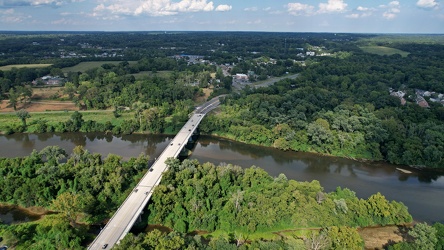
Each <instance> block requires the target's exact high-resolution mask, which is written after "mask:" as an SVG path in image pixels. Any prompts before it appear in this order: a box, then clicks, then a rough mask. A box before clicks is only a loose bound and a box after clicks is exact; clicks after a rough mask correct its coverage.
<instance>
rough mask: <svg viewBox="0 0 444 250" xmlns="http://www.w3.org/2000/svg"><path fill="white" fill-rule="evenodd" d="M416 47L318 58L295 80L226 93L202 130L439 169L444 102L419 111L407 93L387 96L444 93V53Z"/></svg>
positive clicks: (290, 147)
mask: <svg viewBox="0 0 444 250" xmlns="http://www.w3.org/2000/svg"><path fill="white" fill-rule="evenodd" d="M418 46H419V45H418ZM418 46H413V47H412V48H411V49H412V55H411V56H409V57H406V58H403V57H400V56H398V55H393V56H377V55H369V54H362V53H361V54H359V53H356V54H353V56H350V57H348V58H345V59H338V58H323V59H322V60H319V62H318V63H316V64H314V65H311V66H308V67H307V68H306V69H304V71H303V72H301V73H300V76H299V77H298V78H297V79H295V80H289V79H287V80H283V81H281V82H279V83H276V84H275V85H274V86H270V87H268V88H260V89H247V90H245V91H243V92H241V93H239V94H234V95H232V96H231V97H227V98H226V99H225V102H224V106H223V107H222V112H221V113H218V114H217V115H214V116H211V117H209V118H208V119H206V120H205V121H204V123H203V124H202V126H201V128H202V131H204V132H207V133H213V134H218V135H222V136H226V137H229V138H232V139H235V140H239V141H243V142H247V143H253V144H261V145H266V146H273V147H276V148H280V149H283V150H297V151H311V152H320V153H325V154H332V155H338V156H344V157H351V158H365V159H373V160H383V159H384V160H387V161H389V162H391V163H395V164H407V165H414V166H428V167H435V168H439V167H442V166H443V164H444V157H443V152H444V137H443V136H444V107H443V106H442V104H438V103H431V107H430V108H421V107H420V106H418V105H417V104H416V103H415V98H416V95H415V94H414V93H413V92H409V91H410V90H407V93H410V94H409V97H407V99H408V101H407V104H406V105H401V102H400V100H399V98H397V97H393V96H390V95H389V88H393V89H400V88H402V89H413V88H420V89H428V90H434V91H437V92H438V91H442V92H444V84H443V82H442V81H440V80H439V79H443V77H444V76H443V75H442V73H443V72H442V70H439V68H440V67H442V66H443V65H442V62H443V60H442V59H439V60H438V59H434V58H443V57H444V53H443V52H442V51H441V52H440V50H437V51H436V53H435V54H433V57H429V56H427V54H422V53H421V52H422V50H427V49H429V50H430V49H432V48H433V47H435V46H431V47H432V48H429V45H423V46H419V47H420V48H422V50H419V52H418V54H416V53H414V51H413V50H414V48H416V47H418ZM409 48H410V47H409ZM439 48H441V47H439ZM431 60H433V61H432V62H431ZM418 65H424V66H423V67H418ZM409 98H410V99H409Z"/></svg>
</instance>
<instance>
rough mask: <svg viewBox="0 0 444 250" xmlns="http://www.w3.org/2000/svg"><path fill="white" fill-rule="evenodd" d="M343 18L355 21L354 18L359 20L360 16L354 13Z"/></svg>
mask: <svg viewBox="0 0 444 250" xmlns="http://www.w3.org/2000/svg"><path fill="white" fill-rule="evenodd" d="M345 17H347V18H353V19H356V18H360V17H361V15H359V14H356V13H354V14H350V15H346V16H345Z"/></svg>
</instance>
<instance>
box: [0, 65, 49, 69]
mask: <svg viewBox="0 0 444 250" xmlns="http://www.w3.org/2000/svg"><path fill="white" fill-rule="evenodd" d="M51 65H52V64H11V65H6V66H1V67H0V70H2V71H8V70H11V69H12V68H18V69H19V68H46V67H49V66H51Z"/></svg>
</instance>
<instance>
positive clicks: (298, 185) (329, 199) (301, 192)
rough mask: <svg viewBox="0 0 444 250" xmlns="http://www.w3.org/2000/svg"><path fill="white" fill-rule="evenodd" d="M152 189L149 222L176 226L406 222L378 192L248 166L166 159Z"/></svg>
mask: <svg viewBox="0 0 444 250" xmlns="http://www.w3.org/2000/svg"><path fill="white" fill-rule="evenodd" d="M167 164H168V165H169V167H170V170H169V171H168V172H167V173H165V175H164V176H163V178H162V183H161V185H159V186H158V187H157V188H156V190H155V192H154V195H153V198H152V203H151V204H150V205H149V210H150V214H149V222H150V223H152V224H162V225H165V226H167V227H171V228H173V229H174V230H175V231H178V232H192V231H195V230H204V231H208V232H212V231H215V230H222V231H225V232H234V231H239V232H244V233H252V232H270V231H275V230H282V229H288V228H306V227H328V226H361V227H364V226H370V225H389V224H401V223H407V222H410V221H411V220H412V217H411V216H410V215H409V213H408V211H407V207H406V206H404V205H403V204H402V203H398V202H395V201H392V202H389V201H387V200H386V199H385V197H384V196H383V195H381V194H379V193H378V194H374V195H372V196H370V197H369V198H368V199H366V200H365V199H359V198H357V197H356V195H355V193H354V192H353V191H351V190H348V189H341V188H339V187H338V188H337V189H336V191H334V192H332V193H324V192H323V188H322V187H321V186H320V184H319V182H318V181H312V182H297V181H294V180H288V179H287V178H286V177H285V175H284V174H280V175H279V176H278V177H275V178H273V177H271V176H269V175H268V174H267V173H266V172H265V171H264V170H262V169H260V168H257V167H254V166H253V167H251V168H248V169H245V170H243V169H242V168H240V167H238V166H232V165H227V166H217V167H216V166H214V165H213V164H211V163H205V164H202V165H201V164H199V162H198V161H197V160H185V161H183V162H182V163H180V162H179V161H178V160H175V159H171V160H170V161H168V162H167Z"/></svg>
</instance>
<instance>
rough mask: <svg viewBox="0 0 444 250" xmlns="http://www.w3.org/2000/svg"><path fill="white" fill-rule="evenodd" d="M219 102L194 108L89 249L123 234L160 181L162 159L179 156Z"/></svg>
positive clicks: (110, 242) (105, 245) (104, 246)
mask: <svg viewBox="0 0 444 250" xmlns="http://www.w3.org/2000/svg"><path fill="white" fill-rule="evenodd" d="M218 105H219V98H218V97H217V98H213V99H212V100H210V101H208V102H206V103H205V104H203V105H201V106H199V107H197V108H196V111H195V112H194V113H193V114H192V115H191V117H190V119H189V120H188V121H187V122H186V123H185V125H184V126H183V127H182V129H181V130H180V131H179V133H177V135H176V136H175V137H174V139H173V140H172V141H171V142H170V143H169V145H168V146H167V147H166V148H165V150H164V151H163V152H162V154H161V155H160V156H159V157H158V158H157V160H156V161H155V162H154V164H153V165H152V166H151V168H150V169H149V170H148V171H147V172H146V174H145V175H144V176H143V177H142V179H141V180H140V182H139V183H138V184H137V185H136V186H135V187H134V189H133V191H132V192H131V194H130V195H128V197H127V198H126V200H125V201H124V202H123V203H122V205H120V207H119V209H118V210H117V211H116V213H115V214H114V215H113V217H111V219H110V220H109V221H108V223H107V224H106V226H105V227H104V228H103V229H102V231H101V232H100V233H99V235H98V236H97V237H96V239H95V240H94V241H93V242H92V243H91V244H90V246H89V247H88V249H91V250H94V249H110V248H112V247H113V246H114V245H115V244H117V243H118V242H119V241H120V240H121V239H123V238H124V237H125V235H126V234H127V233H128V232H129V231H130V230H131V228H132V226H133V225H134V223H135V222H136V220H137V219H138V218H139V216H140V215H141V213H142V211H143V209H144V208H145V206H146V204H147V203H148V201H149V200H150V198H151V195H152V194H153V191H154V188H155V187H156V186H157V185H159V183H160V181H161V180H162V173H163V172H165V171H167V170H168V166H167V165H166V164H165V161H166V160H167V159H168V158H170V157H174V158H177V157H178V156H179V153H180V152H181V151H182V149H183V147H185V145H186V144H187V143H188V140H189V138H190V137H191V136H192V135H193V133H194V131H195V130H196V128H197V127H198V125H199V123H200V122H201V121H202V119H203V118H204V116H205V115H206V114H207V113H208V112H209V111H211V110H213V109H214V108H216V107H217V106H218Z"/></svg>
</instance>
